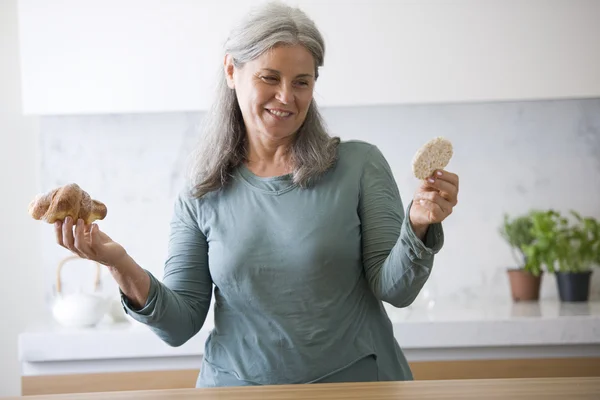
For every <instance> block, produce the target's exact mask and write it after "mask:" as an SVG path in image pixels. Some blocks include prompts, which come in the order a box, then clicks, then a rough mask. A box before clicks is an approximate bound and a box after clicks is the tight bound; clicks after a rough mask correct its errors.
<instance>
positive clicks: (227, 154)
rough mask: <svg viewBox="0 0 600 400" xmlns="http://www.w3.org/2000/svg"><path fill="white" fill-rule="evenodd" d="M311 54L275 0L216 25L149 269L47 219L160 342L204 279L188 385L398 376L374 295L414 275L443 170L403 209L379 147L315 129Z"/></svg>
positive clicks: (195, 302)
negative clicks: (211, 67)
mask: <svg viewBox="0 0 600 400" xmlns="http://www.w3.org/2000/svg"><path fill="white" fill-rule="evenodd" d="M323 55H324V44H323V39H322V37H321V35H320V33H319V31H318V30H317V28H316V27H315V25H314V24H313V22H312V21H311V20H310V19H308V18H307V16H306V15H305V14H303V13H302V12H301V11H300V10H298V9H294V8H290V7H288V6H285V5H281V4H270V5H268V6H266V7H263V8H262V9H260V10H258V11H257V12H255V13H253V14H251V15H250V16H249V17H248V18H247V20H246V21H244V22H243V23H242V24H241V25H240V26H239V27H238V28H237V29H235V30H234V31H233V32H232V34H231V36H230V38H229V39H228V41H227V43H226V56H225V61H224V66H223V74H222V79H221V81H220V82H219V84H220V87H219V89H218V97H217V99H216V102H215V106H214V108H213V110H212V111H211V112H210V113H208V114H207V116H206V121H207V123H206V124H205V129H204V132H203V136H202V143H201V145H200V146H199V149H198V151H197V154H196V157H195V161H194V163H193V164H192V167H193V168H192V169H191V171H192V173H191V174H190V180H189V185H188V187H187V189H186V190H185V191H183V192H182V193H181V194H180V196H179V197H178V199H177V201H176V204H175V210H174V216H173V220H172V223H171V234H170V235H171V236H170V242H169V256H168V258H167V260H166V263H165V273H164V279H163V282H162V283H161V282H159V281H158V280H157V279H156V278H155V277H154V276H153V275H152V274H151V273H149V272H147V271H146V270H144V269H143V268H142V267H140V266H139V265H138V264H137V263H136V262H135V261H134V260H133V259H132V258H131V257H130V256H129V255H128V254H127V252H126V251H125V249H124V248H123V247H122V246H120V245H119V244H117V243H115V242H114V241H112V240H111V239H110V238H109V237H108V236H107V235H106V234H105V233H103V232H101V231H100V230H99V229H98V227H97V225H95V224H94V225H92V226H84V224H83V222H82V221H77V224H76V226H75V227H74V226H73V221H71V220H70V219H67V220H66V221H65V222H64V224H61V223H60V222H59V223H57V225H56V233H57V240H58V243H59V244H61V245H63V246H65V247H66V248H68V249H70V250H71V251H73V252H74V253H76V254H78V255H80V256H81V257H83V258H89V259H92V260H95V261H98V262H100V263H102V264H104V265H106V266H107V267H108V268H109V270H110V271H111V273H112V275H113V277H114V279H115V280H116V281H117V283H118V285H119V287H120V290H121V292H122V299H123V305H124V306H125V308H126V310H127V312H128V313H129V314H130V315H131V316H132V317H133V318H135V319H136V320H138V321H140V322H142V323H144V324H147V325H148V326H149V327H150V328H151V329H152V330H153V331H154V332H155V333H156V334H157V335H158V336H159V337H160V338H161V339H162V340H164V341H165V342H166V343H168V344H170V345H172V346H179V345H182V344H183V343H185V342H186V341H187V340H188V339H190V338H191V337H192V336H194V335H195V334H196V333H197V332H198V331H199V330H200V328H201V327H202V325H203V323H204V321H205V318H206V315H207V312H208V308H209V304H210V302H211V299H212V292H213V287H214V296H215V309H214V321H215V327H214V330H213V331H212V332H211V334H210V337H209V339H208V340H207V342H206V345H205V353H204V354H205V355H204V359H203V362H202V366H201V369H200V375H199V377H198V381H197V386H198V387H207V386H235V385H257V384H284V383H308V382H344V381H382V380H407V379H412V375H411V371H410V368H409V366H408V364H407V362H406V359H405V357H404V355H403V353H402V351H401V349H400V347H399V346H398V344H397V343H396V341H395V339H394V335H393V331H392V325H391V323H390V320H389V319H388V317H387V314H386V312H385V309H384V307H383V304H382V302H383V301H385V302H388V303H390V304H392V305H394V306H396V307H405V306H408V305H409V304H410V303H411V302H412V301H413V300H414V298H415V297H416V296H417V294H418V293H419V290H420V289H421V287H422V286H423V284H424V283H425V282H426V280H427V278H428V276H429V274H430V271H431V268H432V265H433V259H434V255H435V254H436V253H437V252H438V251H439V250H440V248H441V246H442V242H443V233H442V228H441V222H442V221H443V220H444V219H445V218H446V217H447V216H448V215H449V214H450V213H451V212H452V209H453V207H454V206H455V205H456V203H457V194H458V177H457V176H456V175H455V174H453V173H450V172H447V171H439V174H435V175H434V176H432V177H431V179H430V180H429V181H426V182H424V183H423V185H422V186H421V187H420V188H419V189H418V190H417V191H416V193H415V195H414V198H413V201H411V202H410V204H409V205H408V208H407V213H406V215H408V218H405V213H404V210H403V205H402V201H401V199H400V195H399V191H398V189H397V186H396V183H395V181H394V178H393V175H392V172H391V170H390V167H389V165H388V164H387V162H386V160H385V159H384V157H383V155H382V153H381V152H380V151H379V150H378V149H377V148H376V147H375V146H373V145H370V144H367V143H363V142H343V143H340V140H339V139H337V138H331V137H329V136H328V134H327V133H326V131H325V129H324V127H323V123H322V120H321V117H320V115H319V113H318V110H317V106H316V104H315V102H314V100H313V90H314V87H315V82H316V80H317V77H318V72H319V67H320V66H321V65H323Z"/></svg>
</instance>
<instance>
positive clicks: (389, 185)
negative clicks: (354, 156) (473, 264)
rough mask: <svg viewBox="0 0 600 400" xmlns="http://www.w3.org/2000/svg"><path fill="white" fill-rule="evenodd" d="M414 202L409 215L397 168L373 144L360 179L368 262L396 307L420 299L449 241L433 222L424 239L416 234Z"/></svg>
mask: <svg viewBox="0 0 600 400" xmlns="http://www.w3.org/2000/svg"><path fill="white" fill-rule="evenodd" d="M411 206H412V201H411V202H410V203H409V205H408V207H407V209H406V214H405V212H404V209H403V205H402V200H401V199H400V193H399V191H398V186H397V184H396V181H395V180H394V176H393V174H392V171H391V168H390V166H389V164H388V163H387V161H386V160H385V158H384V156H383V154H382V153H381V151H380V150H379V149H378V148H377V147H375V146H373V147H372V148H371V150H370V151H369V153H368V154H367V157H366V160H365V164H364V169H363V173H362V176H361V182H360V200H359V216H360V219H361V230H362V258H363V266H364V269H365V274H366V277H367V280H368V283H369V286H370V288H371V290H372V291H373V293H374V294H375V296H376V297H377V298H378V299H380V300H382V301H385V302H387V303H390V304H391V305H393V306H395V307H406V306H409V305H410V304H411V303H412V302H413V301H414V299H415V298H416V297H417V295H418V294H419V292H420V290H421V288H422V287H423V285H424V284H425V282H427V279H428V278H429V274H430V272H431V269H432V267H433V260H434V255H435V254H436V253H438V252H439V251H440V249H441V248H442V245H443V242H444V234H443V230H442V225H441V224H440V223H436V224H431V225H430V226H429V228H428V230H427V234H426V237H425V240H424V241H421V240H420V239H419V238H418V237H417V236H416V234H415V233H414V231H413V229H412V227H411V224H410V222H409V219H408V218H405V215H409V211H410V207H411Z"/></svg>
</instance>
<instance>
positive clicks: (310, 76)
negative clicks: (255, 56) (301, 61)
mask: <svg viewBox="0 0 600 400" xmlns="http://www.w3.org/2000/svg"><path fill="white" fill-rule="evenodd" d="M263 70H265V71H269V72H271V73H272V74H277V75H281V72H280V71H277V70H276V69H271V68H263ZM306 77H309V78H312V77H313V75H312V74H300V75H296V78H306Z"/></svg>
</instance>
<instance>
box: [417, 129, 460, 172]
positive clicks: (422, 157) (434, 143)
mask: <svg viewBox="0 0 600 400" xmlns="http://www.w3.org/2000/svg"><path fill="white" fill-rule="evenodd" d="M452 155H453V149H452V143H450V141H449V140H448V139H446V138H443V137H441V136H438V137H436V138H434V139H431V140H430V141H429V142H427V143H425V144H424V145H423V147H421V148H420V149H419V150H418V151H417V153H416V154H415V156H414V157H413V160H412V170H413V173H414V175H415V176H416V177H417V178H419V179H427V178H428V177H430V176H431V175H433V173H434V172H435V170H437V169H444V168H445V167H446V165H448V162H450V159H451V158H452Z"/></svg>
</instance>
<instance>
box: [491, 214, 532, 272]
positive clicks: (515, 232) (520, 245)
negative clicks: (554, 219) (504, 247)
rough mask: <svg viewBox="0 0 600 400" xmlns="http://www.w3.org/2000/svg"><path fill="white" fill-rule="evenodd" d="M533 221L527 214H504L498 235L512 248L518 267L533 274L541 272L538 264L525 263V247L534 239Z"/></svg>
mask: <svg viewBox="0 0 600 400" xmlns="http://www.w3.org/2000/svg"><path fill="white" fill-rule="evenodd" d="M532 228H533V222H532V220H531V217H530V216H529V215H520V216H517V217H515V218H512V219H511V218H510V217H509V216H508V215H507V214H504V221H503V223H502V226H501V227H500V230H499V231H500V235H501V236H502V237H503V238H504V240H506V242H507V243H508V244H509V245H510V247H511V249H512V254H513V257H514V259H515V261H516V263H517V266H518V267H519V268H520V269H524V270H526V271H528V272H530V273H532V274H533V275H535V276H539V274H540V273H541V272H542V270H541V268H540V265H537V264H531V263H527V255H526V254H525V248H526V246H528V245H531V244H532V243H533V241H534V239H535V238H534V236H533V233H532Z"/></svg>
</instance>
